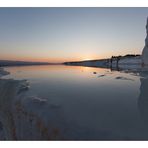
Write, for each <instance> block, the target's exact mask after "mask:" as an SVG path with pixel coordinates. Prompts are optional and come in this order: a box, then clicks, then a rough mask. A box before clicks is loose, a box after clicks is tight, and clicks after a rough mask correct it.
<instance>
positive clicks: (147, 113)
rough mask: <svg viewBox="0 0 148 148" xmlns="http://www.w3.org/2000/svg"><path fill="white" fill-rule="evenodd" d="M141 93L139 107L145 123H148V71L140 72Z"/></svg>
mask: <svg viewBox="0 0 148 148" xmlns="http://www.w3.org/2000/svg"><path fill="white" fill-rule="evenodd" d="M140 76H141V78H140V81H141V86H140V95H139V99H138V108H139V111H140V115H141V117H142V119H143V120H144V122H145V124H147V125H148V72H146V71H145V72H140Z"/></svg>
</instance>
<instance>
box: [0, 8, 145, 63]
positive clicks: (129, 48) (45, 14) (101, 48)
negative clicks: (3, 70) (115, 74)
mask: <svg viewBox="0 0 148 148" xmlns="http://www.w3.org/2000/svg"><path fill="white" fill-rule="evenodd" d="M147 16H148V8H103V7H100V8H99V7H98V8H0V60H21V61H41V62H55V63H56V62H65V61H77V60H91V59H102V58H110V57H111V56H116V55H126V54H141V52H142V49H143V47H144V40H145V37H146V29H145V26H146V18H147Z"/></svg>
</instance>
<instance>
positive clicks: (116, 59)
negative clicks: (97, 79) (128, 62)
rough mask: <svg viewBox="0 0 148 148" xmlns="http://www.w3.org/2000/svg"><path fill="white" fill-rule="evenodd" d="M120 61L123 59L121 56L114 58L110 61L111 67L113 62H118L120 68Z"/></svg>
mask: <svg viewBox="0 0 148 148" xmlns="http://www.w3.org/2000/svg"><path fill="white" fill-rule="evenodd" d="M120 59H121V56H112V57H111V59H110V66H112V64H113V61H116V66H118V64H119V60H120Z"/></svg>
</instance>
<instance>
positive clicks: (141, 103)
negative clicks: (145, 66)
mask: <svg viewBox="0 0 148 148" xmlns="http://www.w3.org/2000/svg"><path fill="white" fill-rule="evenodd" d="M5 70H7V71H9V72H10V75H7V76H4V77H3V79H14V80H23V79H26V80H27V81H28V82H29V85H30V88H29V89H28V90H27V91H25V92H23V93H21V94H19V97H15V99H14V98H12V97H11V95H10V96H9V100H6V99H4V98H5V97H6V93H5V95H1V97H0V104H1V105H0V139H1V140H148V92H147V88H148V77H147V76H148V75H147V73H140V72H139V73H138V72H137V73H125V72H120V71H111V70H110V69H105V68H92V67H81V66H76V67H75V66H64V65H50V66H49V65H46V66H22V67H21V66H19V67H6V68H5ZM1 83H2V82H1ZM15 83H16V82H15ZM11 85H12V84H11ZM6 88H7V87H6ZM0 89H2V88H0ZM13 91H14V90H13V89H11V87H10V86H9V91H7V94H8V92H9V94H12V92H13ZM1 92H2V91H0V93H1ZM7 98H8V97H7ZM10 100H11V101H10Z"/></svg>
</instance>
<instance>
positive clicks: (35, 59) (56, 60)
mask: <svg viewBox="0 0 148 148" xmlns="http://www.w3.org/2000/svg"><path fill="white" fill-rule="evenodd" d="M126 54H127V53H125V54H111V53H108V54H102V55H90V56H89V55H87V56H86V55H85V56H83V55H81V56H77V57H67V58H59V57H57V58H47V57H46V58H44V57H33V58H32V57H14V56H3V57H0V60H10V61H26V62H27V61H28V62H49V63H63V62H72V61H87V60H97V59H106V58H110V57H111V56H112V55H113V56H118V55H122V56H124V55H126ZM128 54H129V53H128ZM130 54H140V52H139V53H130Z"/></svg>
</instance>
